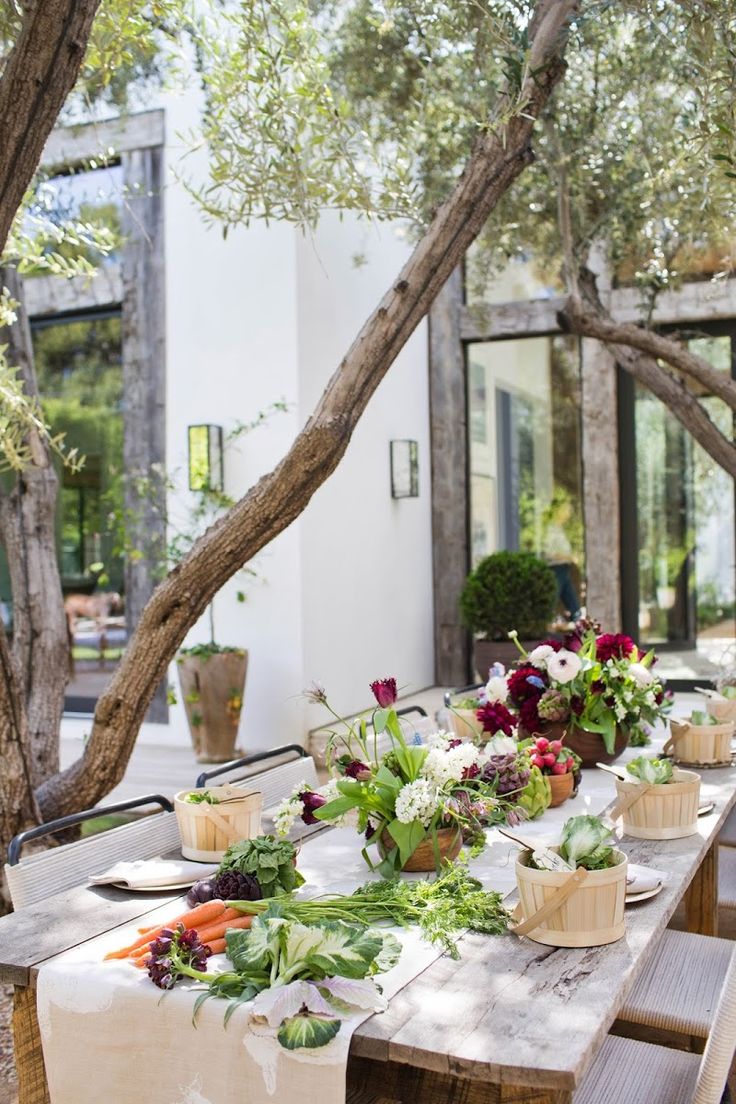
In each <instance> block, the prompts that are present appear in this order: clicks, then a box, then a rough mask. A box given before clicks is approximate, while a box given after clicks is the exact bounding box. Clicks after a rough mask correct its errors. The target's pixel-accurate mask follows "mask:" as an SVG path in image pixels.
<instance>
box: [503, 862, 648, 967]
mask: <svg viewBox="0 0 736 1104" xmlns="http://www.w3.org/2000/svg"><path fill="white" fill-rule="evenodd" d="M550 850H552V851H557V850H558V848H557V847H552V848H550ZM614 854H615V856H616V858H617V863H616V865H615V866H611V867H609V868H608V869H607V870H589V871H587V873H586V874H585V877H584V880H583V882H582V883H581V884H580V885H579V886H577V888H575V889H574V890H573V892H572V894H571V895H570V896H568V897H567V899H566V900H561V903H560V906H559V908H557V909H556V910H555V911H554V912H552V914H551V915H549V916H548V917H547V918H546V919H544V920H542V922H541V923H540V924H539V925H538V926H537V927H535V928H532V929H531V931H529V932H527V933H526V935H527V938H528V939H533V940H534V942H535V943H545V944H546V945H547V946H548V947H600V946H602V945H603V944H605V943H615V942H616V940H617V939H621V937H622V936H623V935H624V934H625V931H626V925H625V922H624V904H625V901H626V870H627V866H628V863H627V860H626V856H625V855H624V854H623V852H622V851H615V852H614ZM529 858H530V852H529V851H523V852H522V853H521V855H520V856H519V858H518V859H517V860H516V884H517V886H518V888H519V901H520V904H521V911H522V915H523V917H524V920H525V921H527V920H530V919H531V917H532V916H533V915H534V914H535V913H536V912H538V911H539V910H540V909H541V908H542V907H543V906H544V905H546V904H547V902H548V901H549V900H550V899H551V898H553V897H554V896H555V894H558V893H559V892H560V891H561V889H562V887H563V886H565V884H566V883H568V882H569V879H570V877H571V875H572V871H571V872H570V873H567V872H566V871H560V872H557V871H553V870H533V869H532V868H531V867H529V866H528V865H527V864H528V862H529Z"/></svg>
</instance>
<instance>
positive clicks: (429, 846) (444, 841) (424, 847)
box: [380, 828, 463, 874]
mask: <svg viewBox="0 0 736 1104" xmlns="http://www.w3.org/2000/svg"><path fill="white" fill-rule="evenodd" d="M462 845H463V839H462V836H461V834H460V832H459V830H458V829H457V828H439V829H438V831H437V846H438V848H439V852H440V859H447V861H448V862H452V861H453V859H456V858H457V857H458V855H459V854H460V848H461V847H462ZM395 846H396V844H395V843H394V840H393V838H392V837H391V836H390V835H389V833H388V831H387V829H385V828H384V830H383V832H382V833H381V844H380V850H381V854H382V855H387V854H388V852H389V851H392V850H393V849H394V847H395ZM436 868H437V864H436V861H435V853H434V844H433V842H432V837H431V836H428V837H427V838H426V839H425V840H422V842H421V843H420V844H419V846H418V847H417V849H416V850H415V851H414V852H413V854H412V856H411V858H410V859H409V861H408V862H406V863H405V864H404V866H402V868H401V869H402V870H404V871H406V873H407V874H419V873H422V874H428V873H430V872H431V871H433V870H436Z"/></svg>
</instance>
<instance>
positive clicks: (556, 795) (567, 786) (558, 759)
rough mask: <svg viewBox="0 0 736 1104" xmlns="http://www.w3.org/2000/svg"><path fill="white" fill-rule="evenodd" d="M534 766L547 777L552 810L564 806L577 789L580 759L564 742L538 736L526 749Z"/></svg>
mask: <svg viewBox="0 0 736 1104" xmlns="http://www.w3.org/2000/svg"><path fill="white" fill-rule="evenodd" d="M526 752H527V755H528V756H529V758H530V760H531V763H532V766H535V767H537V768H538V770H540V771H541V772H542V774H543V775H546V776H547V778H548V779H549V785H550V791H551V794H550V797H551V800H550V808H551V809H556V808H557V806H558V805H563V804H564V803H565V801H567V799H568V797H572V794H573V791H574V789H575V774H576V771H578V770H579V768H580V757H579V756H577V755H576V754H575V752H573V751H571V749H570V748H568V747H564V745H563V743H562V740H548V739H547V737H546V736H537V737H536V738H534V739H532V740H531V741H530V742H529V743H528V745H527V747H526Z"/></svg>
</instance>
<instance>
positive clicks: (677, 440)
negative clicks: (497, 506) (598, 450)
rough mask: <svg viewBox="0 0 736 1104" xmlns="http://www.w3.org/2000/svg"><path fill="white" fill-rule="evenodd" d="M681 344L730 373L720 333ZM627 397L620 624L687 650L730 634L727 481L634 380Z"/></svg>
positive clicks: (730, 494) (721, 419)
mask: <svg viewBox="0 0 736 1104" xmlns="http://www.w3.org/2000/svg"><path fill="white" fill-rule="evenodd" d="M688 345H689V347H690V348H692V349H693V351H694V352H697V353H698V354H699V355H700V356H703V357H705V358H706V359H707V360H709V361H710V363H711V364H712V365H713V366H714V367H716V368H718V369H719V370H721V371H724V372H731V365H732V337H731V335H730V334H729V333H723V332H722V333H715V334H713V335H711V336H702V337H697V338H693V339H692V340H690V341H689V342H688ZM627 386H631V385H630V384H627ZM633 396H634V400H633V417H634V445H635V449H634V453H635V455H634V458H633V463H634V464H635V487H636V501H635V503H626V502H624V503H622V506H623V508H624V509H627V508H628V509H632V508H633V509H635V511H636V529H635V531H636V533H637V542H636V543H637V548H638V565H637V570H636V584H637V585H638V615H637V616H638V626H628V627H629V628H630V629H634V628H638V635H639V638H640V640H641V641H642V643H644V644H657V645H658V646H660V647H661V646H662V645H665V646H666V645H668V644H669V645H672V646H673V647H675V648H685V649H695V648H696V646H697V645H698V643H699V642H701V641H704V640H708V639H710V640H713V641H718V640H721V639H722V640H724V641H726V640H728V639H729V638H730V639H733V636H734V599H735V592H734V587H735V582H736V574H735V563H736V550H735V548H734V532H735V518H734V486H733V481H732V480H731V479H730V477H729V476H728V475H727V474H726V473H725V472H724V471H723V470H722V469H721V468H719V467H718V465H717V464H715V462H714V461H713V460H711V459H710V457H709V456H708V454H707V453H706V452H705V450H704V449H702V448H701V446H700V445H698V444H697V443H696V442H694V441H693V439H692V438H691V437H690V435H689V434H688V433H687V432H686V431H685V430H684V429H683V428H682V426H681V425H680V423H679V421H678V420H677V419H676V418H675V417H674V415H673V414H671V413H670V411H669V410H667V408H666V407H665V406H664V405H663V404H662V403H661V402H660V401H659V400H658V399H656V398H655V397H654V396H653V395H651V394H650V393H649V392H648V391H646V390H645V389H644V388H643V387H640V386H639V385H634V386H633ZM700 402H701V403H702V404H703V405H704V407H705V408H706V409H707V411H708V414H709V416H710V418H711V419H712V420H713V421H714V423H715V424H716V425H717V426H718V427H719V429H721V431H722V432H723V433H724V434H725V435H726V436H727V437H731V436H732V434H733V420H732V414H731V411H730V410H729V408H728V407H727V406H726V404H725V403H724V402H723V401H722V400H720V399H716V398H713V396H709V395H705V394H703V395H701V396H700ZM622 461H623V462H624V463H626V462H627V458H626V457H622ZM629 462H631V461H629ZM629 562H630V563H631V562H632V561H631V557H629ZM632 581H633V580H631V579H629V580H628V581H625V582H628V584H629V585H630V584H631V582H632Z"/></svg>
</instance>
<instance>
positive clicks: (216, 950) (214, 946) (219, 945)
mask: <svg viewBox="0 0 736 1104" xmlns="http://www.w3.org/2000/svg"><path fill="white" fill-rule="evenodd" d="M207 946H208V947H209V949H210V950H211V952H212V954H224V953H225V940H224V939H213V941H212V942H211V943H208V944H207Z"/></svg>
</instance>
